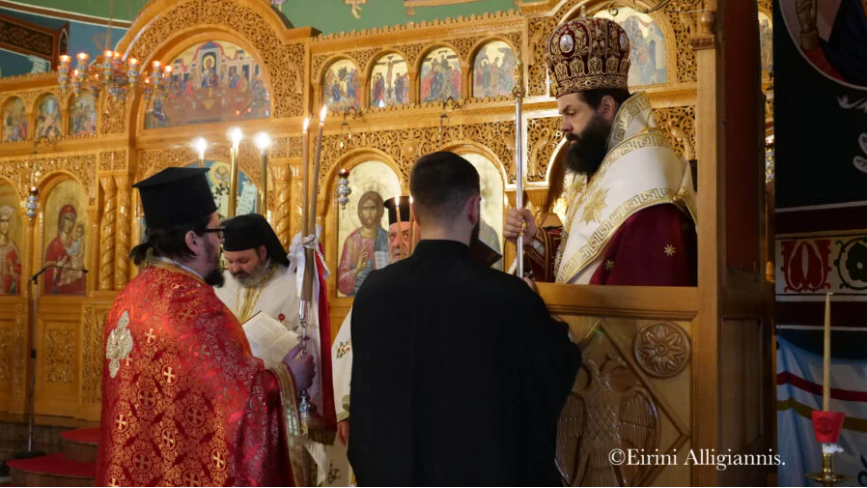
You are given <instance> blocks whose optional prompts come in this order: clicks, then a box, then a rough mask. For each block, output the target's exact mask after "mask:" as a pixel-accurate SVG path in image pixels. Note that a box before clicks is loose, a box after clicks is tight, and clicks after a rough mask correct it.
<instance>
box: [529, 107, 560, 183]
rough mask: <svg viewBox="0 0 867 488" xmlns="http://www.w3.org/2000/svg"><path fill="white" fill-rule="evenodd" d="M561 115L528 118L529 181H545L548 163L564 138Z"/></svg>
mask: <svg viewBox="0 0 867 488" xmlns="http://www.w3.org/2000/svg"><path fill="white" fill-rule="evenodd" d="M560 123H561V117H545V118H542V119H529V120H527V181H531V182H537V181H545V175H546V174H547V173H548V165H549V164H550V162H551V159H552V158H553V157H554V153H555V151H556V150H557V146H558V145H559V144H560V142H561V141H562V140H563V133H562V132H561V131H560Z"/></svg>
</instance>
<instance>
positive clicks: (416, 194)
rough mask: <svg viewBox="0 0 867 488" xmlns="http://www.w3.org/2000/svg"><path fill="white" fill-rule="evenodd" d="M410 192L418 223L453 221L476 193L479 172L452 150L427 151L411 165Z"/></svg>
mask: <svg viewBox="0 0 867 488" xmlns="http://www.w3.org/2000/svg"><path fill="white" fill-rule="evenodd" d="M409 191H410V193H411V194H412V197H413V199H414V200H413V201H414V203H415V209H416V215H417V216H418V220H419V224H421V225H422V226H423V225H425V222H437V223H448V222H452V221H454V220H455V219H456V218H457V217H458V214H459V212H460V211H461V209H462V208H463V207H464V205H465V204H466V203H467V200H468V199H470V198H472V197H474V196H479V194H480V191H481V190H480V188H479V172H478V171H476V168H475V167H474V166H473V165H472V164H471V163H470V162H469V161H467V160H466V159H464V158H462V157H460V156H458V155H457V154H455V153H452V152H448V151H440V152H435V153H431V154H427V155H425V156H422V157H421V158H419V160H418V161H416V163H415V166H413V168H412V174H411V175H410V178H409Z"/></svg>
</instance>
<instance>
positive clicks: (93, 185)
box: [0, 153, 98, 205]
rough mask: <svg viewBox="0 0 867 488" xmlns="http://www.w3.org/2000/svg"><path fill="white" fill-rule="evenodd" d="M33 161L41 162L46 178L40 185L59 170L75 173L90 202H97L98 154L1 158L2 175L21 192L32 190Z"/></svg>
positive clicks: (23, 193)
mask: <svg viewBox="0 0 867 488" xmlns="http://www.w3.org/2000/svg"><path fill="white" fill-rule="evenodd" d="M33 162H36V163H38V165H39V169H40V171H41V172H42V177H41V179H40V180H39V182H37V185H39V184H41V183H42V182H43V181H45V179H46V178H48V177H50V176H53V175H54V174H55V173H58V172H65V173H70V174H72V175H73V176H74V177H75V178H76V179H77V180H78V182H79V184H81V186H82V188H83V189H84V193H85V195H87V198H88V204H89V205H95V204H96V189H97V185H98V182H97V181H96V154H75V153H71V154H53V155H42V154H40V155H38V156H35V157H6V158H0V176H3V177H5V178H7V179H8V180H9V181H11V182H12V183H13V184H15V185H16V187H17V188H16V189H17V190H18V194H19V195H27V194H28V193H29V182H30V175H31V174H32V172H33Z"/></svg>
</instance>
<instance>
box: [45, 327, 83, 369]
mask: <svg viewBox="0 0 867 488" xmlns="http://www.w3.org/2000/svg"><path fill="white" fill-rule="evenodd" d="M45 339H46V344H47V347H46V348H45V349H46V357H47V362H48V368H47V377H46V380H47V381H48V382H49V383H73V382H74V381H75V371H74V368H75V344H76V340H75V331H74V330H72V329H57V328H50V329H48V330H47V331H46V332H45Z"/></svg>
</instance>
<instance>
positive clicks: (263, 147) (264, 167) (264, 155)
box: [253, 132, 271, 215]
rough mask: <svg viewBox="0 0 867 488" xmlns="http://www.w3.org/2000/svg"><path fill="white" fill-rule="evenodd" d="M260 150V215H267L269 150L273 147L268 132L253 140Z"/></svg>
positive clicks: (261, 133)
mask: <svg viewBox="0 0 867 488" xmlns="http://www.w3.org/2000/svg"><path fill="white" fill-rule="evenodd" d="M253 141H254V142H255V144H256V148H258V149H259V213H260V214H262V215H267V214H266V211H267V208H268V202H267V198H268V148H269V147H270V146H271V136H269V135H268V134H267V133H266V132H260V133H258V134H256V137H255V138H254V139H253Z"/></svg>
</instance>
